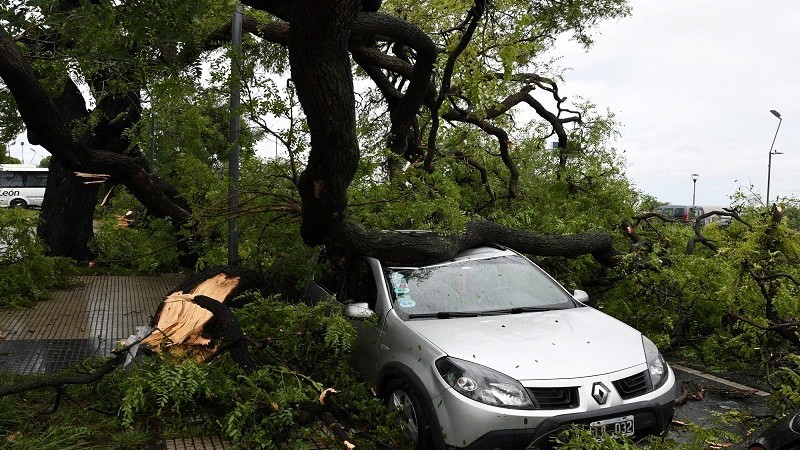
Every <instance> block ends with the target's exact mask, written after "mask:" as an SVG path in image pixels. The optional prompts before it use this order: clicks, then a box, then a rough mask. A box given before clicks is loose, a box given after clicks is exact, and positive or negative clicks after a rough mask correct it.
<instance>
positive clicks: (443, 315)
mask: <svg viewBox="0 0 800 450" xmlns="http://www.w3.org/2000/svg"><path fill="white" fill-rule="evenodd" d="M481 314H483V313H476V312H460V311H439V312H435V313H421V314H409V315H408V318H409V319H430V318H433V317H435V318H437V319H451V318H453V317H478V316H480V315H481Z"/></svg>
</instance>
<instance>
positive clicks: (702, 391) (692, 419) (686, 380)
mask: <svg viewBox="0 0 800 450" xmlns="http://www.w3.org/2000/svg"><path fill="white" fill-rule="evenodd" d="M671 366H672V368H673V370H674V371H675V377H676V381H677V383H678V384H679V385H681V386H683V387H685V388H686V389H687V393H688V394H689V395H688V398H687V399H686V401H685V403H683V404H682V405H679V406H677V407H676V409H675V420H674V421H673V424H672V428H671V430H670V433H669V437H671V438H673V439H675V440H677V441H678V442H683V443H690V442H693V438H694V435H693V434H692V430H691V428H692V426H698V427H700V428H702V429H705V430H711V429H714V430H723V431H725V432H728V433H732V436H730V437H728V436H721V437H720V438H719V439H717V440H716V441H715V442H709V443H708V444H709V445H708V446H706V447H704V448H713V447H712V445H711V444H720V445H721V446H722V447H720V448H729V449H731V450H737V449H746V448H747V444H748V439H749V438H750V436H749V435H750V434H751V433H752V432H753V431H754V430H753V428H754V427H753V424H752V421H751V420H750V419H751V418H753V417H767V416H770V415H771V414H772V413H773V411H772V408H771V407H770V394H768V393H767V392H764V391H761V390H759V389H757V388H753V387H750V386H745V385H742V384H740V383H736V382H733V381H730V380H728V379H726V378H723V377H719V376H714V375H710V374H706V373H704V372H702V371H698V370H695V369H691V368H687V367H683V366H681V365H679V364H675V363H672V364H671ZM728 378H737V377H736V376H733V375H732V376H729V377H728ZM679 391H680V388H679ZM679 396H680V393H679ZM768 421H769V420H768ZM756 428H760V427H756ZM728 444H733V445H728Z"/></svg>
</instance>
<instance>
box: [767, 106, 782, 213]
mask: <svg viewBox="0 0 800 450" xmlns="http://www.w3.org/2000/svg"><path fill="white" fill-rule="evenodd" d="M770 112H771V113H772V115H774V116H775V117H777V118H778V128H777V129H776V130H775V137H773V138H772V145H770V146H769V159H768V162H767V207H769V182H770V176H771V175H772V155H773V153H772V148H773V147H774V146H775V139H778V131H779V130H780V129H781V122H783V117H781V115H780V114H778V112H777V111H775V110H774V109H773V110H771V111H770Z"/></svg>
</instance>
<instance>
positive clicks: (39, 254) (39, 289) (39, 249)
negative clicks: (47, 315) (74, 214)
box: [0, 209, 77, 308]
mask: <svg viewBox="0 0 800 450" xmlns="http://www.w3.org/2000/svg"><path fill="white" fill-rule="evenodd" d="M36 218H37V215H36V214H35V213H34V212H33V211H29V210H20V209H2V210H0V308H3V307H9V306H11V307H22V306H30V305H31V304H32V303H33V302H36V301H41V300H47V299H49V298H50V292H49V291H51V290H53V289H63V288H68V287H71V286H74V284H75V281H74V279H72V278H71V277H72V276H73V275H75V274H76V273H77V269H76V268H75V266H74V265H73V263H72V261H71V260H68V259H66V258H58V257H50V256H45V248H44V246H43V245H42V243H41V242H40V241H39V239H38V238H37V237H36V232H35V226H36Z"/></svg>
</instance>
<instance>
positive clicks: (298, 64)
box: [289, 0, 361, 245]
mask: <svg viewBox="0 0 800 450" xmlns="http://www.w3.org/2000/svg"><path fill="white" fill-rule="evenodd" d="M360 7H361V2H360V1H359V0H336V1H328V0H319V1H308V2H297V3H296V5H295V11H294V14H293V18H294V20H293V21H292V24H291V27H290V29H289V43H290V44H289V62H290V64H291V73H292V81H293V82H294V84H295V86H296V87H297V96H298V99H299V100H300V104H301V105H302V107H303V111H304V112H305V113H306V118H307V121H308V127H309V130H310V135H311V148H312V150H311V153H310V155H309V158H308V165H307V166H306V169H305V170H304V171H303V173H302V174H301V175H300V186H299V190H300V198H301V199H302V202H303V222H302V225H301V228H300V234H301V236H302V238H303V241H304V242H305V243H306V244H308V245H319V244H323V243H324V242H325V241H326V239H327V237H328V232H329V231H330V225H331V224H332V223H336V222H340V221H342V220H343V215H344V211H345V208H346V207H347V187H348V186H349V185H350V182H351V181H352V180H353V176H354V175H355V171H356V168H357V167H358V159H359V149H358V141H357V139H356V118H355V94H354V90H353V77H352V73H351V72H350V55H349V53H348V50H347V41H348V38H349V35H350V27H351V26H352V23H353V20H354V19H355V17H356V14H357V13H358V10H359V9H360Z"/></svg>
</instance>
